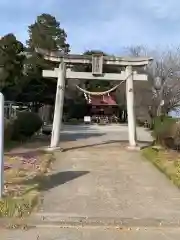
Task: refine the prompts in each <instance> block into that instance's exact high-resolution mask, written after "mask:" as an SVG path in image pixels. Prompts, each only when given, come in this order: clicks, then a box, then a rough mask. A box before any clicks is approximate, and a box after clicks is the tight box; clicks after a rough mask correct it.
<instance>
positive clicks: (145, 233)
mask: <svg viewBox="0 0 180 240" xmlns="http://www.w3.org/2000/svg"><path fill="white" fill-rule="evenodd" d="M179 236H180V230H179V229H176V228H174V229H165V230H163V231H162V230H161V229H138V230H136V229H131V230H129V229H103V228H61V229H60V228H51V229H49V228H46V229H31V230H28V231H23V230H11V231H10V230H1V240H24V239H26V240H100V239H103V240H109V239H111V240H119V239H121V240H152V239H154V240H178V239H179Z"/></svg>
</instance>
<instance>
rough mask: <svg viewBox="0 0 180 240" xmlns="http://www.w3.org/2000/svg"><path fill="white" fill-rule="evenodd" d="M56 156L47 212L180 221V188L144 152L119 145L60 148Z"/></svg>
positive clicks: (68, 215)
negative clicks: (147, 159) (147, 158)
mask: <svg viewBox="0 0 180 240" xmlns="http://www.w3.org/2000/svg"><path fill="white" fill-rule="evenodd" d="M56 159H57V162H56V164H55V166H54V172H53V175H52V176H51V181H50V184H49V186H47V191H46V192H45V198H44V204H43V213H54V214H53V215H54V216H55V215H57V214H58V215H61V216H64V217H90V218H116V219H117V218H121V219H123V218H130V219H131V218H140V219H164V220H171V221H172V220H174V219H179V220H180V204H179V203H180V192H179V190H178V189H177V188H176V187H174V186H173V185H172V183H171V182H170V181H169V180H168V179H166V177H165V176H164V175H163V174H161V173H160V172H159V171H158V170H156V169H155V168H154V166H152V165H151V164H150V163H149V162H147V161H144V160H143V159H142V157H141V156H140V152H131V151H126V150H123V149H121V147H120V146H119V143H114V144H108V145H100V146H94V147H90V148H82V149H81V148H80V149H78V148H77V149H76V150H75V149H73V150H69V151H67V152H63V153H60V152H57V153H56ZM46 215H47V214H46Z"/></svg>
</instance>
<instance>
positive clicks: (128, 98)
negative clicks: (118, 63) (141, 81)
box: [125, 66, 137, 148]
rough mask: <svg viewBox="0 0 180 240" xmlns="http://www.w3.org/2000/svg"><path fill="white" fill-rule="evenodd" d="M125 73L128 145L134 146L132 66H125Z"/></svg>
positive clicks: (134, 122)
mask: <svg viewBox="0 0 180 240" xmlns="http://www.w3.org/2000/svg"><path fill="white" fill-rule="evenodd" d="M125 72H126V74H127V80H126V101H127V115H128V135H129V147H130V148H134V147H135V146H136V145H137V142H136V141H137V139H136V119H135V112H134V84H133V71H132V66H127V67H126V70H125Z"/></svg>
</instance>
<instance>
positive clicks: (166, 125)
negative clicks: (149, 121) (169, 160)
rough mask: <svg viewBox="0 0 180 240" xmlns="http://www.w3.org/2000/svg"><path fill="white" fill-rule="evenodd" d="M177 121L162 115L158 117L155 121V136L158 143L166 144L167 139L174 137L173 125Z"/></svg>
mask: <svg viewBox="0 0 180 240" xmlns="http://www.w3.org/2000/svg"><path fill="white" fill-rule="evenodd" d="M175 123H176V120H175V119H173V118H171V117H167V116H161V117H156V118H155V119H154V123H153V137H154V138H155V141H156V143H158V144H161V145H166V143H165V142H166V141H167V140H168V139H169V138H172V137H173V136H172V132H171V131H172V130H171V129H172V126H173V125H174V124H175Z"/></svg>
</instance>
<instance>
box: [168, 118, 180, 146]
mask: <svg viewBox="0 0 180 240" xmlns="http://www.w3.org/2000/svg"><path fill="white" fill-rule="evenodd" d="M169 131H170V138H171V142H172V143H173V146H168V147H171V148H175V149H177V150H179V149H180V121H178V122H176V123H175V124H173V125H172V126H171V128H170V130H169ZM172 140H173V141H172Z"/></svg>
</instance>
